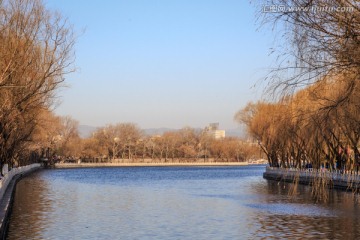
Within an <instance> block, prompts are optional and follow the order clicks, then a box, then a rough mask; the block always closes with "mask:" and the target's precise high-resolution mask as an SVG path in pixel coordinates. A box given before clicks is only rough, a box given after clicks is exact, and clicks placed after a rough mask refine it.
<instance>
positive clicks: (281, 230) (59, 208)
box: [9, 167, 360, 239]
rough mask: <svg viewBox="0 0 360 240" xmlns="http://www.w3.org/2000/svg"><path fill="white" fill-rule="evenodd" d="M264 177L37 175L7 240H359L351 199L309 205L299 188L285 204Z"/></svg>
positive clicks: (109, 171) (252, 173)
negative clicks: (317, 239) (309, 239)
mask: <svg viewBox="0 0 360 240" xmlns="http://www.w3.org/2000/svg"><path fill="white" fill-rule="evenodd" d="M263 170H264V167H227V168H226V167H225V168H224V167H214V168H201V167H195V168H191V167H188V168H182V167H174V168H173V167H170V168H105V169H104V168H99V169H72V170H54V171H42V172H39V173H37V174H34V175H32V176H31V177H29V178H25V179H24V180H23V181H21V182H20V183H19V185H18V189H21V191H20V190H19V191H18V192H17V194H16V197H15V204H14V212H13V213H14V214H13V217H12V220H11V222H10V234H9V239H24V238H26V239H262V238H264V239H269V238H270V239H271V238H272V239H278V238H280V239H281V238H293V239H302V238H320V239H321V238H325V239H328V238H330V239H336V238H338V237H339V236H340V235H341V236H344V237H345V238H344V239H352V238H354V237H357V236H358V234H360V233H359V231H360V223H359V222H360V221H359V217H358V216H360V209H358V207H357V206H358V205H357V204H354V202H353V197H351V196H352V195H349V194H347V193H344V192H334V194H333V195H331V198H330V200H331V201H330V202H329V203H327V204H321V203H319V204H314V201H313V200H312V198H311V195H310V194H309V191H308V188H301V187H299V195H297V196H296V197H290V196H289V195H288V185H284V186H285V187H284V186H283V185H279V184H277V183H272V182H268V181H266V180H264V179H263V178H262V171H263ZM100 176H101V177H100ZM34 189H37V190H36V191H34ZM24 199H27V200H28V201H25V200H24ZM25 209H26V210H25ZM24 212H25V213H26V215H23V213H24ZM345 213H346V214H345ZM39 216H40V217H39Z"/></svg>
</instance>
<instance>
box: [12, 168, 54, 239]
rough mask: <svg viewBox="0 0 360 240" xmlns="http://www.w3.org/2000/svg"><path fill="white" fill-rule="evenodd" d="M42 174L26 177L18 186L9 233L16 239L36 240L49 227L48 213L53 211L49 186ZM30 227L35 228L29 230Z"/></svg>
mask: <svg viewBox="0 0 360 240" xmlns="http://www.w3.org/2000/svg"><path fill="white" fill-rule="evenodd" d="M41 174H42V172H36V173H34V174H31V175H30V176H28V177H25V178H24V179H22V180H21V181H20V182H18V184H17V186H16V192H15V198H14V205H13V209H12V214H11V219H10V226H9V233H11V236H13V237H14V239H36V238H39V237H40V236H41V232H42V231H43V229H45V228H46V227H47V224H48V223H47V213H49V212H51V211H52V210H53V207H54V206H53V204H52V203H51V201H52V200H51V198H49V197H47V196H46V195H47V194H48V193H49V184H48V182H47V181H46V179H44V178H40V177H39V176H38V175H41ZM28 226H33V227H32V228H29V227H28Z"/></svg>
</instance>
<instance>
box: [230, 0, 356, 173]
mask: <svg viewBox="0 0 360 240" xmlns="http://www.w3.org/2000/svg"><path fill="white" fill-rule="evenodd" d="M355 2H356V1H339V0H327V1H312V0H301V1H300V0H289V1H285V0H271V1H259V2H258V3H257V4H258V5H257V6H258V8H259V13H260V12H261V14H259V16H258V20H259V22H260V24H261V25H262V26H267V25H269V24H270V27H271V28H272V29H273V30H274V31H276V32H277V37H280V39H277V41H276V42H277V43H278V42H279V43H280V44H277V46H275V48H274V50H273V52H275V53H276V54H277V55H278V57H277V59H278V61H277V62H274V65H275V66H274V67H273V68H272V70H270V72H269V73H268V75H267V77H266V79H267V80H268V82H267V86H268V88H267V93H270V94H269V95H270V96H271V97H272V98H271V100H270V99H269V100H268V101H260V102H256V103H249V104H248V105H247V106H246V107H245V108H244V109H242V110H241V111H240V112H239V113H238V114H237V115H236V119H237V120H238V121H240V122H242V123H244V124H245V125H247V128H248V132H249V134H250V135H251V136H252V137H253V138H254V139H256V140H257V141H258V143H259V145H260V147H261V149H262V150H263V152H264V153H265V154H266V156H267V158H268V160H269V164H270V166H273V167H282V168H291V167H294V168H297V169H303V168H309V167H310V166H311V167H312V168H315V169H321V168H327V169H329V170H330V171H331V170H335V171H336V170H340V171H341V172H351V171H353V172H354V171H357V170H358V169H359V167H360V151H359V147H360V27H359V26H360V8H359V5H358V4H355ZM264 6H271V8H272V10H271V11H265V10H266V9H265V8H264ZM280 6H281V9H280ZM294 9H295V10H294ZM296 9H297V10H296ZM314 9H317V10H316V11H314ZM320 9H321V10H320Z"/></svg>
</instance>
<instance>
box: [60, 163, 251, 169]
mask: <svg viewBox="0 0 360 240" xmlns="http://www.w3.org/2000/svg"><path fill="white" fill-rule="evenodd" d="M248 165H253V164H249V163H248V162H194V163H191V162H184V163H181V162H180V163H174V162H157V163H146V162H145V163H144V162H135V163H55V168H86V167H176V166H180V167H181V166H183V167H186V166H188V167H192V166H248ZM254 165H255V164H254Z"/></svg>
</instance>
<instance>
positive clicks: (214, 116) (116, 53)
mask: <svg viewBox="0 0 360 240" xmlns="http://www.w3.org/2000/svg"><path fill="white" fill-rule="evenodd" d="M45 3H46V6H47V7H48V8H50V9H56V10H58V11H60V12H61V13H62V14H63V16H65V17H67V18H68V19H69V21H70V22H71V23H72V24H73V25H74V29H75V32H76V34H77V35H78V39H77V43H76V45H75V52H76V60H75V65H76V67H77V71H76V72H75V73H71V74H69V75H66V83H67V85H69V87H68V88H64V89H62V90H61V91H60V92H59V96H60V101H61V104H60V105H59V106H57V107H56V109H55V112H56V114H58V115H70V116H72V117H73V118H75V119H76V120H78V121H79V123H80V124H82V125H90V126H95V127H100V126H104V125H106V124H115V123H119V122H133V123H137V124H138V125H139V127H141V128H160V127H167V128H182V127H185V126H190V127H196V128H197V127H200V128H203V127H205V126H206V125H207V124H209V123H213V122H218V123H220V128H222V129H232V128H237V127H238V125H239V124H238V123H236V122H235V121H234V115H235V113H236V112H237V111H238V110H240V109H241V108H243V107H244V106H245V105H246V104H247V102H249V101H257V100H259V99H260V98H261V97H262V94H263V86H264V84H262V82H261V79H262V78H263V77H264V76H265V75H266V69H267V68H268V67H269V66H270V65H271V61H272V58H273V57H272V56H269V52H270V50H269V49H270V48H271V44H272V43H273V39H272V37H271V33H269V32H266V31H265V30H263V29H260V30H258V28H259V25H258V24H257V23H256V17H255V15H256V11H257V10H256V9H255V7H254V6H252V5H251V4H250V3H249V2H248V1H244V0H196V1H193V0H127V1H124V0H117V1H110V0H107V1H95V0H92V1H88V0H76V1H73V0H61V1H59V0H47V1H46V0H45Z"/></svg>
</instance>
